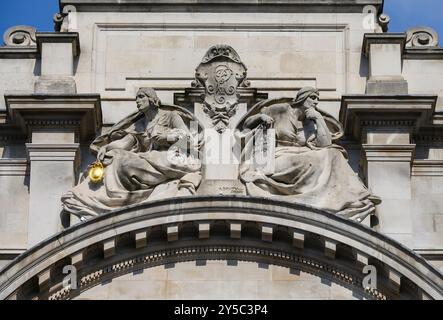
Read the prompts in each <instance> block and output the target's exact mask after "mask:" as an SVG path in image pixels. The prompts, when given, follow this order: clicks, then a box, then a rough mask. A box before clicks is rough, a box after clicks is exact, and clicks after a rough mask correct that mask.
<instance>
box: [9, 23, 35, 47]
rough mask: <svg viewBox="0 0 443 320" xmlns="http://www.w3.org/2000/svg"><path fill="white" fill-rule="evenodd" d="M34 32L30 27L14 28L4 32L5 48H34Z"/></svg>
mask: <svg viewBox="0 0 443 320" xmlns="http://www.w3.org/2000/svg"><path fill="white" fill-rule="evenodd" d="M35 32H36V30H35V28H33V27H30V26H14V27H11V28H9V29H8V30H6V32H5V33H4V35H3V41H4V43H5V45H6V46H24V47H25V46H35V45H36V39H35Z"/></svg>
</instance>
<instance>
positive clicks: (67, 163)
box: [26, 141, 79, 247]
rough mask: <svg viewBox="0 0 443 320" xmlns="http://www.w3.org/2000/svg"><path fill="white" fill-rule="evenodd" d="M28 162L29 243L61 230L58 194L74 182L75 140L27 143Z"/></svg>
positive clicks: (76, 144) (77, 145)
mask: <svg viewBox="0 0 443 320" xmlns="http://www.w3.org/2000/svg"><path fill="white" fill-rule="evenodd" d="M26 148H27V151H28V156H29V161H30V163H31V180H30V191H31V192H30V199H29V220H28V230H29V231H28V247H32V246H33V245H35V244H37V243H38V242H40V241H41V240H43V239H46V238H48V237H50V236H52V235H53V234H54V233H56V232H58V231H61V230H62V225H61V220H60V214H57V213H58V212H60V211H61V203H60V197H61V195H62V194H63V193H64V192H66V191H67V190H69V189H70V188H72V186H74V184H75V176H74V171H75V168H76V165H75V162H76V159H77V156H78V151H79V144H78V143H63V141H53V142H52V143H27V144H26Z"/></svg>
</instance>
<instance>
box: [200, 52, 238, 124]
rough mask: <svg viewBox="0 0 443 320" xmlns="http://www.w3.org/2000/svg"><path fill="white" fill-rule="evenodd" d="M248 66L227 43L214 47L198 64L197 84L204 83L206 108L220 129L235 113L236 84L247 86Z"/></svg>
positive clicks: (201, 84) (236, 102)
mask: <svg viewBox="0 0 443 320" xmlns="http://www.w3.org/2000/svg"><path fill="white" fill-rule="evenodd" d="M246 70H247V69H246V67H245V65H244V64H243V63H242V62H241V60H240V57H239V56H238V54H237V53H236V52H235V50H234V49H233V48H231V47H230V46H227V45H217V46H213V47H211V48H210V49H209V50H208V52H207V53H206V54H205V56H204V57H203V60H202V62H201V63H200V65H199V66H198V67H197V70H196V81H195V86H196V87H204V89H205V95H204V105H205V112H206V113H207V114H208V116H209V117H210V118H211V119H212V122H213V124H214V127H215V128H216V130H217V131H219V132H222V131H223V130H224V129H225V128H226V127H227V126H228V124H229V120H230V117H232V116H233V115H234V114H235V111H236V108H237V104H238V102H239V95H238V93H237V88H238V87H242V86H245V84H246V81H245V78H246Z"/></svg>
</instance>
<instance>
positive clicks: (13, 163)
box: [0, 159, 29, 176]
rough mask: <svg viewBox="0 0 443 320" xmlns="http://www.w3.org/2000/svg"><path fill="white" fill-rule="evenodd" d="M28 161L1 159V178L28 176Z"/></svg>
mask: <svg viewBox="0 0 443 320" xmlns="http://www.w3.org/2000/svg"><path fill="white" fill-rule="evenodd" d="M27 175H29V166H28V160H27V159H0V176H27Z"/></svg>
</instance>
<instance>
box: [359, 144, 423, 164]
mask: <svg viewBox="0 0 443 320" xmlns="http://www.w3.org/2000/svg"><path fill="white" fill-rule="evenodd" d="M362 149H363V150H364V157H365V158H366V160H367V161H368V162H371V161H375V162H407V163H410V162H411V161H412V159H414V152H415V144H399V145H393V144H381V145H379V144H363V145H362Z"/></svg>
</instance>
